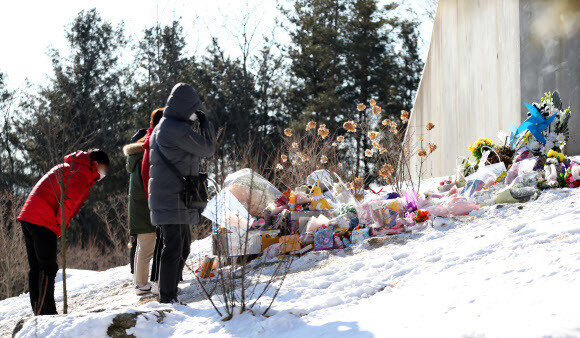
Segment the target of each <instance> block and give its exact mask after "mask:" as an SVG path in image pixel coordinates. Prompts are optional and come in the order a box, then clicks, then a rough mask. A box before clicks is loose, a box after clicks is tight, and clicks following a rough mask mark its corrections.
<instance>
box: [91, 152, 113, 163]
mask: <svg viewBox="0 0 580 338" xmlns="http://www.w3.org/2000/svg"><path fill="white" fill-rule="evenodd" d="M89 156H91V160H93V161H96V162H97V163H99V164H104V165H109V156H107V153H105V152H104V151H102V150H101V149H92V150H89Z"/></svg>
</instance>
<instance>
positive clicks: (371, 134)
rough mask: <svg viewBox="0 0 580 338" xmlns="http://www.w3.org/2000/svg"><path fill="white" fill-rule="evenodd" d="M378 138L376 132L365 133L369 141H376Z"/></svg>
mask: <svg viewBox="0 0 580 338" xmlns="http://www.w3.org/2000/svg"><path fill="white" fill-rule="evenodd" d="M378 136H379V133H378V132H376V131H369V132H368V133H367V137H368V138H369V140H371V141H374V140H376V139H377V137H378Z"/></svg>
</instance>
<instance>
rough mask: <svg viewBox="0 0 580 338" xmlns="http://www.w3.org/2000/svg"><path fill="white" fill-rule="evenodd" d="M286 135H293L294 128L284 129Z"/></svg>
mask: <svg viewBox="0 0 580 338" xmlns="http://www.w3.org/2000/svg"><path fill="white" fill-rule="evenodd" d="M284 135H286V136H288V137H290V136H292V129H290V128H286V129H284Z"/></svg>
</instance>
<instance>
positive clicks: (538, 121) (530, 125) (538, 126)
mask: <svg viewBox="0 0 580 338" xmlns="http://www.w3.org/2000/svg"><path fill="white" fill-rule="evenodd" d="M524 104H525V105H526V108H528V111H529V112H530V114H531V115H530V117H528V119H527V120H525V121H524V122H522V124H520V126H519V127H518V128H517V129H516V126H514V125H513V124H512V125H511V137H510V140H511V147H512V149H513V148H514V143H515V141H516V137H517V136H518V135H519V134H521V133H522V132H525V131H526V130H529V131H530V133H532V135H534V137H535V138H536V140H538V142H540V143H542V144H546V139H545V138H544V135H542V131H544V129H546V128H548V127H549V126H550V124H552V122H553V121H554V119H555V118H556V115H557V114H554V115H552V116H550V117H548V118H544V117H543V116H542V114H541V113H540V112H539V111H538V109H537V108H536V107H534V106H532V105H531V104H529V103H525V102H524Z"/></svg>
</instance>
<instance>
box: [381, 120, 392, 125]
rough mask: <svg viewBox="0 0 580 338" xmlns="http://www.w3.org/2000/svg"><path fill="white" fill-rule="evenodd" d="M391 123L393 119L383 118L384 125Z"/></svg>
mask: <svg viewBox="0 0 580 338" xmlns="http://www.w3.org/2000/svg"><path fill="white" fill-rule="evenodd" d="M390 125H391V120H389V119H384V120H383V126H390Z"/></svg>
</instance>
